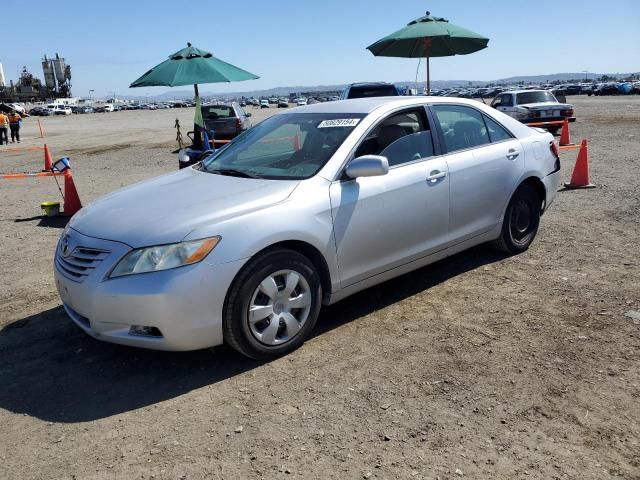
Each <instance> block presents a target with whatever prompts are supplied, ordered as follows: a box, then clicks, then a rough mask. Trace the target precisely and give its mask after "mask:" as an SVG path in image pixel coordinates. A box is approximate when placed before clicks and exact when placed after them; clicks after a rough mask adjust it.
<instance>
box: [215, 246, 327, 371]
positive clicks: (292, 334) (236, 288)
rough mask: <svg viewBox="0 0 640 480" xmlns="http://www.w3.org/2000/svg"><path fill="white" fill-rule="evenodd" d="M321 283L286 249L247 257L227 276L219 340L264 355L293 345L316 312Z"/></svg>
mask: <svg viewBox="0 0 640 480" xmlns="http://www.w3.org/2000/svg"><path fill="white" fill-rule="evenodd" d="M321 299H322V287H321V284H320V277H319V275H318V273H317V271H316V269H315V267H314V265H313V264H312V263H311V262H310V261H309V259H307V258H306V257H305V256H304V255H301V254H299V253H298V252H296V251H293V250H289V249H277V250H271V251H268V252H266V253H264V254H261V255H259V256H258V257H256V258H254V259H252V260H250V261H249V262H248V263H247V265H246V266H245V267H244V268H243V269H242V270H241V271H240V273H239V274H238V275H237V277H236V279H235V280H234V281H233V284H232V285H231V288H230V289H229V292H228V294H227V299H226V301H225V305H224V311H223V320H222V328H223V334H224V339H225V341H226V342H227V343H228V344H229V345H230V346H231V347H233V348H234V349H235V350H237V351H239V352H240V353H242V354H243V355H246V356H247V357H250V358H254V359H257V360H264V359H270V358H275V357H279V356H281V355H284V354H286V353H289V352H291V351H292V350H295V349H296V348H298V347H299V346H300V345H302V343H304V341H305V340H306V339H307V338H308V336H309V334H310V333H311V331H312V330H313V328H314V326H315V324H316V321H317V319H318V314H319V313H320V306H321Z"/></svg>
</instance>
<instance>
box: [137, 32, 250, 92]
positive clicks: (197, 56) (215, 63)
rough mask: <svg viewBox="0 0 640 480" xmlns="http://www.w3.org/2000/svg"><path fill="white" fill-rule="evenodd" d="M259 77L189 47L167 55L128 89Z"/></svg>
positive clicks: (237, 80) (233, 80) (235, 80)
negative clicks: (167, 56)
mask: <svg viewBox="0 0 640 480" xmlns="http://www.w3.org/2000/svg"><path fill="white" fill-rule="evenodd" d="M257 78H260V77H258V76H257V75H254V74H253V73H250V72H247V71H246V70H242V69H241V68H238V67H236V66H235V65H231V64H230V63H227V62H224V61H222V60H220V59H219V58H216V57H214V56H213V55H212V54H211V53H209V52H205V51H204V50H200V49H199V48H195V47H192V46H191V44H190V43H189V44H188V47H187V48H183V49H182V50H180V51H178V52H176V53H174V54H173V55H169V59H168V60H165V61H164V62H162V63H160V64H159V65H156V66H155V67H153V68H152V69H151V70H149V71H148V72H147V73H145V74H144V75H142V76H141V77H140V78H138V79H137V80H136V81H134V82H133V83H132V84H131V85H130V87H131V88H134V87H158V86H164V87H177V86H180V85H195V84H198V83H220V82H239V81H242V80H254V79H257Z"/></svg>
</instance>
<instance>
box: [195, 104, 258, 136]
mask: <svg viewBox="0 0 640 480" xmlns="http://www.w3.org/2000/svg"><path fill="white" fill-rule="evenodd" d="M250 117H251V113H248V112H245V110H244V109H243V108H242V107H241V106H240V105H239V104H238V103H237V102H231V104H229V105H224V104H215V105H205V106H203V107H202V119H203V120H204V123H205V126H206V128H207V130H208V131H209V132H211V133H212V134H213V136H214V138H215V139H216V140H231V139H233V138H235V137H237V136H238V135H240V134H241V133H242V132H244V131H245V130H248V129H249V128H251V120H250Z"/></svg>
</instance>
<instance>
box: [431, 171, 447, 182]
mask: <svg viewBox="0 0 640 480" xmlns="http://www.w3.org/2000/svg"><path fill="white" fill-rule="evenodd" d="M446 176H447V172H441V171H440V170H433V171H432V172H431V173H430V174H429V176H428V177H427V182H429V183H436V182H437V181H438V180H440V179H441V178H444V177H446Z"/></svg>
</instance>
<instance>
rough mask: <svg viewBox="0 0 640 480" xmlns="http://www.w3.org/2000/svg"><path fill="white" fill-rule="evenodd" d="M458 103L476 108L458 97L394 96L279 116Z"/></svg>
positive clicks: (330, 104) (325, 104) (328, 104)
mask: <svg viewBox="0 0 640 480" xmlns="http://www.w3.org/2000/svg"><path fill="white" fill-rule="evenodd" d="M452 102H455V103H459V104H465V105H471V106H477V105H478V104H479V102H477V101H475V100H470V99H465V98H458V97H428V96H400V97H397V96H394V97H368V98H352V99H349V100H337V101H334V102H323V103H314V104H312V105H307V106H304V107H296V108H294V109H292V110H289V111H287V112H282V113H281V114H280V115H292V114H295V113H362V114H365V115H366V114H369V113H371V112H373V111H374V110H376V109H377V108H379V107H382V106H390V107H392V108H395V107H403V106H411V105H415V104H421V103H422V104H426V103H452Z"/></svg>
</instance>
